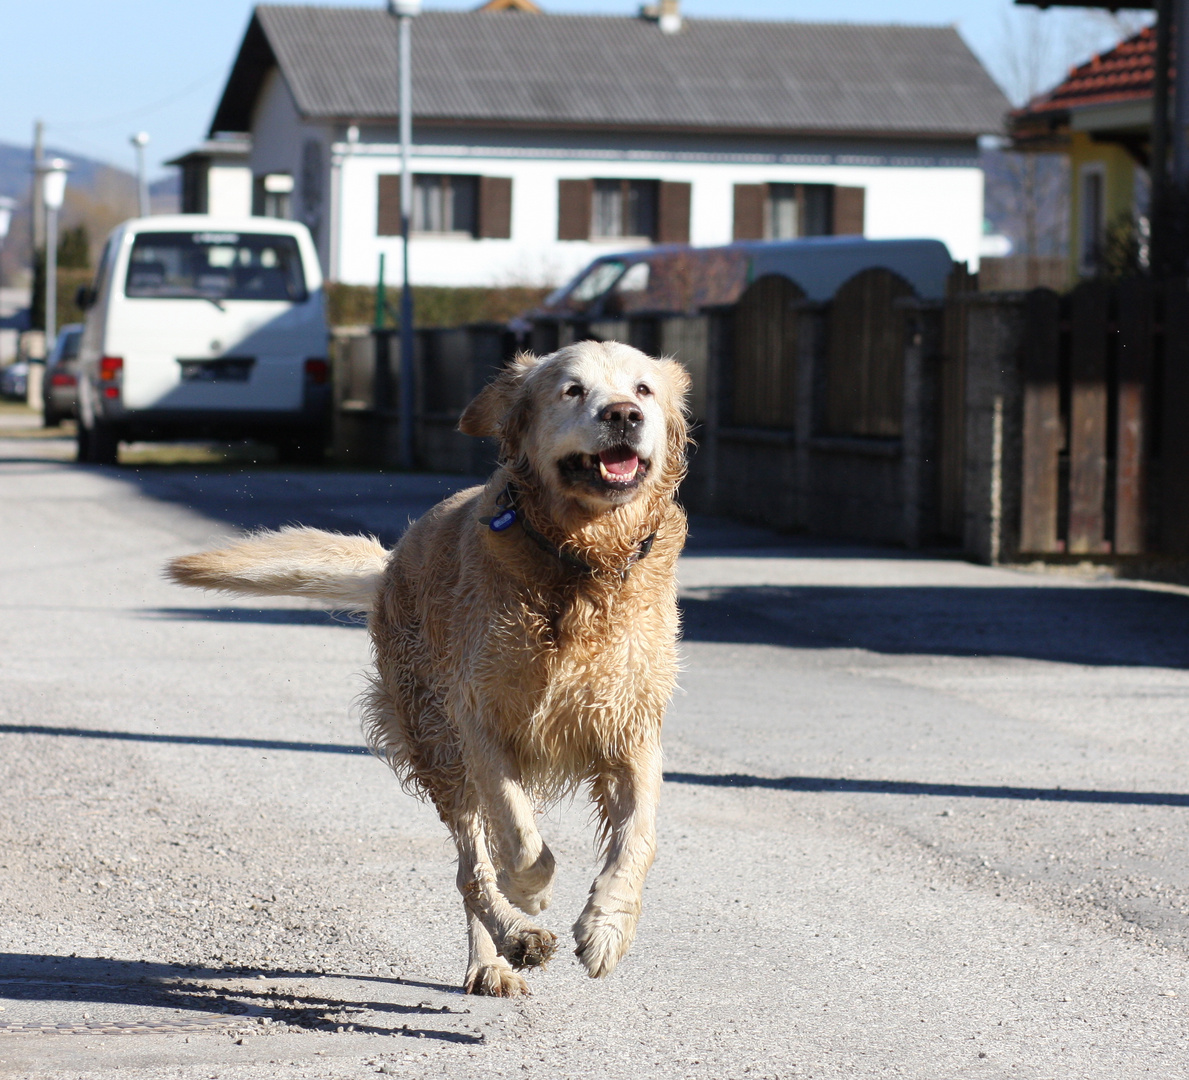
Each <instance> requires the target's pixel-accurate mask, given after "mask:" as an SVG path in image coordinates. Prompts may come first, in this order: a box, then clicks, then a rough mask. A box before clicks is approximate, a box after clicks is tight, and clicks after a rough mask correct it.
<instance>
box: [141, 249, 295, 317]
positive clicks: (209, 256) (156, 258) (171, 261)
mask: <svg viewBox="0 0 1189 1080" xmlns="http://www.w3.org/2000/svg"><path fill="white" fill-rule="evenodd" d="M124 295H125V296H130V297H136V298H153V299H190V298H194V299H203V300H215V301H222V300H288V301H292V302H301V301H303V300H305V298H306V286H305V275H304V274H303V273H302V269H301V254H300V252H299V251H298V249H297V241H296V240H295V239H294V238H293V237H292V236H270V235H266V234H264V233H232V232H229V233H215V232H209V233H180V232H143V233H139V234H137V237H136V239H135V240H134V241H133V244H132V254H131V256H130V257H129V260H128V276H127V278H126V279H125V282H124Z"/></svg>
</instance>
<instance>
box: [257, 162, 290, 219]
mask: <svg viewBox="0 0 1189 1080" xmlns="http://www.w3.org/2000/svg"><path fill="white" fill-rule="evenodd" d="M252 202H253V206H252V214H253V215H254V216H255V217H270V218H282V219H284V220H286V221H287V220H288V219H289V218H290V217H291V216H292V209H293V177H292V176H290V175H289V174H288V173H269V174H268V175H267V176H258V177H257V178H256V184H255V190H254V191H253V198H252Z"/></svg>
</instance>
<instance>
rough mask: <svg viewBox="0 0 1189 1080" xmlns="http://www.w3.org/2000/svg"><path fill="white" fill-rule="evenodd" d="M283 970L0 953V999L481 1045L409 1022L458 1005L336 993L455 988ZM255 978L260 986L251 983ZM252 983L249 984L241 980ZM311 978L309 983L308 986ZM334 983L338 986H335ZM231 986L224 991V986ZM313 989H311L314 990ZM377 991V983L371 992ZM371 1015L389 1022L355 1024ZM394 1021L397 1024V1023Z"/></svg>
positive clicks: (476, 1039)
mask: <svg viewBox="0 0 1189 1080" xmlns="http://www.w3.org/2000/svg"><path fill="white" fill-rule="evenodd" d="M320 974H321V973H316V972H309V971H296V970H286V969H268V968H261V969H254V970H253V971H252V972H251V973H249V972H247V971H245V970H244V969H243V968H231V967H228V968H215V967H190V966H185V965H180V964H169V963H153V962H151V961H143V960H109V959H104V958H102V957H76V956H52V955H35V954H28V953H0V997H4V998H8V999H10V1000H14V1001H43V1002H47V1003H52V1002H77V1003H87V1004H93V1005H104V1004H108V1005H121V1006H125V1007H127V1006H129V1005H132V1006H140V1007H142V1008H146V1009H170V1010H173V1011H175V1012H180V1013H182V1014H183V1016H182V1017H175V1018H176V1019H184V1018H186V1016H187V1014H188V1016H189V1018H191V1019H197V1020H202V1019H212V1020H213V1019H216V1018H218V1017H228V1018H230V1017H243V1021H244V1022H252V1023H265V1024H277V1025H281V1026H283V1027H288V1028H299V1029H305V1030H321V1031H335V1030H338V1029H342V1028H343V1027H345V1026H347V1025H351V1026H352V1029H353V1030H354V1031H355V1032H356V1033H363V1034H376V1035H408V1036H412V1037H414V1038H427V1039H437V1040H439V1041H442V1042H454V1043H481V1042H483V1036H482V1035H481V1034H476V1033H472V1032H469V1031H452V1030H449V1029H443V1028H436V1027H428V1026H426V1027H422V1026H419V1025H418V1026H412V1025H411V1024H410V1022H409V1019H412V1018H420V1017H426V1018H428V1017H429V1016H433V1015H442V1014H443V1013H445V1014H449V1015H453V1016H459V1017H461V1016H462V1015H464V1014H465V1013H466V1012H469V1010H467V1009H466V1008H465V1007H463V1006H461V1005H460V1006H459V1007H452V1006H451V1005H449V1004H443V1005H442V1006H434V1005H431V1004H429V1003H427V1002H425V1001H420V1002H418V1003H417V1004H404V1003H402V1002H400V1001H391V1000H388V1001H374V1000H371V1001H361V1000H359V999H358V997H356V996H347V995H337V994H335V993H334V991H335V990H336V989H337V988H338V987H339V986H341V985H342V981H347V982H350V983H351V984H359V983H361V982H362V983H368V982H371V983H375V984H382V992H383V993H384V996H385V997H392V996H396V995H399V993H400V991H401V989H402V988H411V989H412V988H416V989H417V990H420V991H426V990H430V991H434V992H436V993H442V994H450V995H459V994H461V991H460V990H459V989H458V988H457V987H452V986H443V985H441V984H439V983H426V982H417V981H414V980H410V979H401V978H396V977H390V978H386V977H382V976H375V975H359V974H354V973H351V974H343V975H341V976H338V977H336V976H335V975H333V974H328V975H327V976H326V978H324V979H320V978H319V975H320ZM258 975H264V976H265V980H262V981H259V982H256V981H254V980H256V979H257V976H258ZM282 979H283V980H299V982H298V985H297V986H296V987H294V986H293V985H292V984H289V985H286V986H283V987H281V986H278V984H277V983H276V982H274V981H273V980H282ZM249 980H253V981H249ZM315 980H317V981H315ZM340 980H342V981H340ZM228 982H230V983H233V984H236V985H232V986H230V987H229V986H226V985H223V984H225V983H228ZM315 988H316V989H315ZM380 989H381V987H380V986H379V985H378V986H377V990H380ZM376 1013H379V1014H381V1015H382V1016H383V1017H384V1018H385V1019H387V1018H391V1021H392V1022H391V1023H390V1024H386V1023H381V1022H376V1021H375V1020H373V1021H372V1022H370V1023H367V1022H363V1017H364V1016H365V1015H368V1014H371V1015H372V1016H374V1014H376ZM401 1018H408V1019H404V1020H403V1022H400V1021H401Z"/></svg>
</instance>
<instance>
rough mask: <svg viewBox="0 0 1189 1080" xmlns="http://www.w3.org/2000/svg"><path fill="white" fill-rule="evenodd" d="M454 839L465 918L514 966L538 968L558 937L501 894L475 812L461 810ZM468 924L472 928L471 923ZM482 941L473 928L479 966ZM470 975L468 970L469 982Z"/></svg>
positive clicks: (481, 957)
mask: <svg viewBox="0 0 1189 1080" xmlns="http://www.w3.org/2000/svg"><path fill="white" fill-rule="evenodd" d="M455 842H456V843H457V845H458V891H459V892H460V893H462V900H463V904H464V905H465V906H466V910H467V915H468V917H471V918H472V919H477V920H478V921H479V923H480V924H481V928H482V929H483V930H484V931H485V932H486V934H487V935H488V939H489V940H490V941H491V943H492V945H493V946H494V948H495V951H496V952H497V953H499V955H500V956H503V957H504V958H505V959H506V960H508V961H509V962H510V963H511V965H512V966H513V967H515V968H526V967H538V966H540V965H541V964H544V963H545V962H546V961H548V960H549V958H550V957H551V956H552V955H553V953H554V951H555V950H556V949H557V938H556V936H555V935H554V934H552V933H550V932H549V931H548V930H544V929H542V928H541V927H539V926H534V925H533V924H532V923H530V922H529V921H528V920H527V919H525V918H524V917H523V916H521V915H518V914H517V913H516V911H515V910H513V908H512V905H511V904H509V903H508V901H507V900H506V899H504V897H503V895H502V894H501V893H500V891H499V888H498V886H497V884H496V873H495V867H494V865H493V864H492V861H491V856H490V855H489V853H488V851H487V840H486V837H485V836H484V832H483V825H482V823H481V822H480V820H479V815H478V814H477V813H475V812H474V811H464V812H463V814H462V815H461V817H460V820H459V821H458V822H457V825H456V828H455ZM471 925H472V927H473V922H472V924H471ZM477 938H478V941H477V940H476V939H477ZM483 944H484V943H483V939H482V937H481V936H479V935H477V934H476V932H475V930H474V929H472V931H471V961H472V964H473V963H474V962H475V960H476V953H478V959H479V963H480V965H482V963H483V960H484V958H483V949H482V946H483ZM469 978H470V976H469V972H468V981H469ZM479 992H481V991H479Z"/></svg>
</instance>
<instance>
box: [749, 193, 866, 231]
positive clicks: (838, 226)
mask: <svg viewBox="0 0 1189 1080" xmlns="http://www.w3.org/2000/svg"><path fill="white" fill-rule="evenodd" d="M865 195H866V192H865V190H864V189H863V188H847V187H836V186H835V185H833V184H736V185H735V230H734V236H735V239H736V240H796V239H797V238H798V237H802V236H861V235H862V234H863V204H864V200H865Z"/></svg>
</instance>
